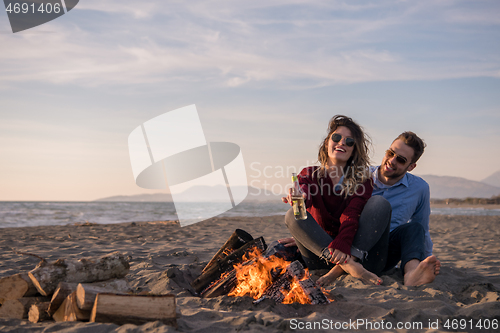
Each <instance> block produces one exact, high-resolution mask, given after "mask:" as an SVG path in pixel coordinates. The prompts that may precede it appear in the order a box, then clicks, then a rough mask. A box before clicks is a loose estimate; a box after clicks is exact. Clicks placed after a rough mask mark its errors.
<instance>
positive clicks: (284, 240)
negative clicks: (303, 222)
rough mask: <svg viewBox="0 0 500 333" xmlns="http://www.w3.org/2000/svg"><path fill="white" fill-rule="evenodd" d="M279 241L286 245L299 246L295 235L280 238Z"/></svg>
mask: <svg viewBox="0 0 500 333" xmlns="http://www.w3.org/2000/svg"><path fill="white" fill-rule="evenodd" d="M278 243H280V244H283V246H285V247H290V246H297V243H295V239H294V238H293V237H290V238H282V239H278Z"/></svg>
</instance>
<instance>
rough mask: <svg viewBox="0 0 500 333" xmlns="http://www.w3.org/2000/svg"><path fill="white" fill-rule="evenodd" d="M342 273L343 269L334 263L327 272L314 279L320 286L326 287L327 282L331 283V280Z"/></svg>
mask: <svg viewBox="0 0 500 333" xmlns="http://www.w3.org/2000/svg"><path fill="white" fill-rule="evenodd" d="M344 273H345V272H344V270H343V269H342V268H341V267H340V266H338V265H336V266H335V267H333V268H332V269H331V270H330V271H329V272H328V273H326V274H325V275H323V276H322V277H320V278H319V279H318V280H317V281H316V284H317V285H318V286H321V287H326V286H328V285H329V284H332V283H333V281H335V280H337V278H338V277H339V276H341V275H342V274H344Z"/></svg>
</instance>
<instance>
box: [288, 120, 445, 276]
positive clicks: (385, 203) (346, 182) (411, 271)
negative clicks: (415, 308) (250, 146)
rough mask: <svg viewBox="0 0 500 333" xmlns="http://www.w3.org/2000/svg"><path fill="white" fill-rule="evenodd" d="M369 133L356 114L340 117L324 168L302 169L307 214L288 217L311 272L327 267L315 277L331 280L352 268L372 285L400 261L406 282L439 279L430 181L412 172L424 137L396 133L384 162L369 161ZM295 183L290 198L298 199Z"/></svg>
mask: <svg viewBox="0 0 500 333" xmlns="http://www.w3.org/2000/svg"><path fill="white" fill-rule="evenodd" d="M369 143H370V141H369V139H368V137H367V136H366V135H365V133H364V132H363V130H362V128H361V127H360V126H359V125H358V124H357V123H355V122H354V121H353V120H352V119H351V118H349V117H346V116H341V115H337V116H334V117H333V118H332V119H331V120H330V123H329V126H328V135H327V136H326V138H325V139H324V140H323V142H322V143H321V145H320V148H319V153H318V161H319V162H320V164H321V165H320V166H314V167H307V168H305V169H303V170H302V171H301V172H300V174H299V175H298V180H299V184H300V187H301V189H302V191H303V192H304V193H303V196H304V201H305V204H306V208H307V218H306V219H305V220H296V219H295V216H294V214H293V209H290V210H289V211H288V213H287V214H286V217H285V223H286V225H287V227H288V229H289V230H290V232H291V234H292V236H293V237H292V238H285V239H280V240H279V242H280V243H283V244H284V245H285V246H295V245H296V246H297V247H298V249H299V250H300V253H301V255H302V258H303V259H304V261H305V263H306V265H307V267H308V268H309V270H316V269H329V271H328V273H326V274H325V275H323V276H322V277H320V278H319V279H318V281H317V283H318V284H320V285H328V284H330V283H332V282H333V281H334V280H335V279H337V278H338V277H339V276H340V275H342V274H345V273H347V274H351V275H353V276H354V277H357V278H359V279H362V280H363V281H365V282H366V283H371V284H381V283H382V280H381V279H380V278H379V277H378V276H377V275H379V274H380V273H381V272H383V271H384V270H388V269H390V268H393V267H394V266H395V265H396V264H397V263H398V262H399V261H401V265H400V267H401V269H402V271H403V275H404V284H405V285H407V286H419V285H422V284H426V283H430V282H432V281H434V279H435V277H436V275H437V274H439V270H440V267H441V263H440V262H439V260H437V258H436V257H435V256H433V255H432V241H431V238H430V234H429V215H430V202H429V199H430V198H429V186H428V184H427V183H426V182H425V181H424V180H423V179H421V178H420V177H417V176H414V175H412V174H409V173H407V172H408V171H411V170H413V169H414V168H415V167H416V162H417V160H418V159H419V158H420V156H421V155H422V153H423V152H424V148H425V144H424V142H423V141H422V140H421V139H420V138H419V137H418V136H417V135H416V134H415V133H413V132H404V133H403V134H401V135H400V136H398V137H397V138H396V139H395V140H394V141H393V142H392V144H391V146H390V148H389V149H388V150H387V151H386V152H385V156H384V158H383V160H382V164H381V165H380V166H378V167H370V166H369V157H368V155H369V148H368V147H369ZM292 194H293V193H292V189H290V192H289V194H288V196H287V197H284V198H282V200H283V202H285V203H290V204H291V203H292V201H291V197H292Z"/></svg>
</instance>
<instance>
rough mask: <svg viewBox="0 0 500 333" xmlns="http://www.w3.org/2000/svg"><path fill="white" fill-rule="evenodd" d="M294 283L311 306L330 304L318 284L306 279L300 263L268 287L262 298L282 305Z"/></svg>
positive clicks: (291, 266)
mask: <svg viewBox="0 0 500 333" xmlns="http://www.w3.org/2000/svg"><path fill="white" fill-rule="evenodd" d="M294 281H295V282H298V284H299V285H300V287H301V288H302V290H303V291H304V294H305V295H306V296H307V297H308V298H309V302H310V303H311V304H327V303H330V302H329V301H328V299H327V298H326V296H325V295H324V294H323V292H322V291H321V290H320V289H319V288H318V287H317V286H316V283H314V281H313V280H311V279H310V278H306V277H305V270H304V267H303V266H302V264H301V263H300V262H299V261H294V262H292V263H291V264H290V265H288V267H287V269H286V271H285V272H284V273H283V274H282V275H281V276H279V278H278V279H276V280H275V281H274V282H273V283H272V284H271V285H270V286H269V287H267V289H266V291H265V292H264V294H263V295H262V297H263V298H271V299H273V300H275V301H276V302H278V303H281V302H283V300H284V299H285V295H286V294H287V293H288V291H290V289H291V285H292V282H294ZM258 302H259V300H257V301H256V303H258Z"/></svg>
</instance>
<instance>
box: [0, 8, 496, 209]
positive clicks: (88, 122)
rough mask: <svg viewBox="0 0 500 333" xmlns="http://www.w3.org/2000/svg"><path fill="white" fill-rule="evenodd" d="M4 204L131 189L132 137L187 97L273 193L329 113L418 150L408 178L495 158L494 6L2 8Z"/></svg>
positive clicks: (379, 139) (466, 172) (477, 175)
mask: <svg viewBox="0 0 500 333" xmlns="http://www.w3.org/2000/svg"><path fill="white" fill-rule="evenodd" d="M0 50H1V52H0V156H1V157H0V189H1V191H0V201H32V200H33V201H87V200H95V199H98V198H103V197H107V196H113V195H133V194H140V193H157V192H159V191H158V190H146V189H142V188H140V187H138V186H137V185H136V184H135V180H134V177H133V174H132V169H131V164H130V158H129V153H128V146H127V139H128V135H129V134H130V133H131V132H132V130H134V129H135V128H136V127H137V126H139V125H140V124H142V123H144V122H145V121H147V120H149V119H152V118H154V117H156V116H158V115H161V114H164V113H165V112H168V111H172V110H175V109H178V108H181V107H184V106H187V105H191V104H195V105H196V107H197V110H198V114H199V117H200V120H201V123H202V127H203V130H204V133H205V137H206V140H207V141H209V142H217V141H223V142H233V143H236V144H238V145H239V146H240V148H241V152H242V156H243V159H244V162H245V167H246V172H247V178H248V182H249V184H250V185H252V186H255V187H260V188H264V187H267V188H268V189H270V190H271V189H272V190H273V191H274V192H276V193H278V192H279V191H280V190H284V187H285V185H287V184H289V183H290V173H291V172H294V171H300V169H301V168H302V167H304V166H306V165H312V164H314V163H315V162H316V159H317V153H318V146H319V144H320V142H321V140H322V139H323V138H324V136H325V135H326V128H327V124H328V121H329V119H330V118H331V117H332V116H334V115H336V114H344V115H347V116H350V117H352V118H353V119H354V120H355V121H357V122H358V123H359V124H360V125H361V126H363V128H364V129H365V130H366V132H367V133H368V134H369V135H370V137H371V138H372V142H373V153H372V155H371V158H372V162H373V164H378V163H380V161H381V159H382V156H383V154H384V151H385V150H386V149H387V148H388V147H389V146H390V144H391V142H392V140H393V139H394V138H395V137H396V136H397V135H399V134H400V133H401V132H403V131H406V130H411V131H414V132H416V133H417V134H418V135H419V136H421V137H422V138H423V139H424V140H425V142H426V143H427V148H426V151H425V153H424V155H423V156H422V158H421V160H420V161H419V162H418V164H417V167H416V169H415V170H414V171H413V173H414V174H417V175H419V174H420V175H429V174H432V175H440V176H456V177H463V178H467V179H471V180H477V181H480V180H482V179H484V178H486V177H488V176H489V175H491V174H493V173H494V172H496V171H498V170H499V169H500V166H499V165H500V154H499V148H498V147H500V133H499V131H498V129H499V125H500V93H499V92H500V2H498V1H494V0H491V1H483V0H474V1H460V0H456V1H449V0H429V1H427V0H422V1H395V0H377V1H336V0H333V1H315V0H310V1H280V0H276V1H261V0H254V1H218V0H213V1H212V0H205V1H198V0H190V1H170V0H143V1H140V2H137V1H128V0H106V1H102V0H81V1H80V2H79V3H78V5H77V6H76V7H75V8H74V9H73V10H72V11H70V12H68V13H66V14H65V15H63V16H61V17H59V18H57V19H55V20H53V21H51V22H48V23H46V24H43V25H41V26H38V27H34V28H32V29H28V30H25V31H22V32H18V33H12V30H11V28H10V25H9V20H8V17H7V14H6V12H5V11H4V10H3V8H1V9H0Z"/></svg>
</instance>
